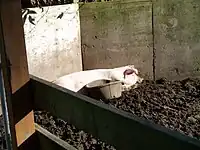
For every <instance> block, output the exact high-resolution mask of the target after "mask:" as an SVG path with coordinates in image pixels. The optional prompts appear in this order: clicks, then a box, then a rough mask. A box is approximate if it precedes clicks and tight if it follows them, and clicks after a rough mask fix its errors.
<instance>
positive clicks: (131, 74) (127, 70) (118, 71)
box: [111, 65, 143, 90]
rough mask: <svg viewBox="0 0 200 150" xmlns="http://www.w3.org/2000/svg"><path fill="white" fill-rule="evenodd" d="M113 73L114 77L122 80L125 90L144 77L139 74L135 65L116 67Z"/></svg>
mask: <svg viewBox="0 0 200 150" xmlns="http://www.w3.org/2000/svg"><path fill="white" fill-rule="evenodd" d="M111 74H112V78H113V79H115V80H119V81H121V82H122V84H123V85H122V87H123V89H124V90H128V89H130V88H132V87H133V86H135V85H137V84H138V83H141V82H142V81H143V78H141V77H139V76H138V70H137V69H136V68H135V66H134V65H127V66H123V67H119V68H114V69H112V71H111Z"/></svg>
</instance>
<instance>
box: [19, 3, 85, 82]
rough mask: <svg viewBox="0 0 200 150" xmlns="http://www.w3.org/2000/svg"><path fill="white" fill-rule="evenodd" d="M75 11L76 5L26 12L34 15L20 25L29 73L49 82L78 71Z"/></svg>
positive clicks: (79, 63) (76, 18) (79, 59)
mask: <svg viewBox="0 0 200 150" xmlns="http://www.w3.org/2000/svg"><path fill="white" fill-rule="evenodd" d="M78 9H79V7H78V4H70V5H61V6H50V7H44V8H43V10H42V9H40V8H31V9H29V10H32V11H35V12H36V14H29V15H28V17H27V19H26V20H25V24H24V31H25V41H26V50H27V55H28V65H29V72H30V74H33V75H35V76H38V77H40V78H43V79H46V80H48V81H52V80H55V79H56V78H58V77H60V76H62V75H65V74H67V73H71V72H75V71H80V70H82V59H81V40H80V22H79V12H78ZM29 16H31V18H32V19H34V21H33V23H34V24H35V25H34V24H32V23H30V21H29V20H31V19H29ZM58 16H60V18H59V17H58ZM23 18H24V15H23Z"/></svg>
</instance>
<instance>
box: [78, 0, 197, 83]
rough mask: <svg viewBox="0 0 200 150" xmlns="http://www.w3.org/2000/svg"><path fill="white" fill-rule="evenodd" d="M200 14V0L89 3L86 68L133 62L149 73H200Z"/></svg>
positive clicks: (85, 10)
mask: <svg viewBox="0 0 200 150" xmlns="http://www.w3.org/2000/svg"><path fill="white" fill-rule="evenodd" d="M152 12H153V14H152ZM199 14H200V1H199V0H153V7H152V6H151V2H148V1H143V0H123V1H118V0H115V1H114V2H112V3H111V2H104V3H96V4H95V3H89V4H85V5H84V6H83V7H82V8H81V10H80V22H81V40H82V53H83V62H84V69H92V68H101V67H113V66H118V65H125V64H128V63H132V64H135V66H136V67H137V68H138V69H139V70H140V71H141V74H142V75H143V76H144V77H145V78H153V76H154V77H155V78H160V77H167V78H169V79H180V78H185V77H189V76H200V15H199ZM152 25H153V27H152ZM152 29H153V30H152ZM151 33H152V34H153V37H154V39H153V38H152V36H151ZM152 43H154V46H152ZM152 62H154V63H153V65H152Z"/></svg>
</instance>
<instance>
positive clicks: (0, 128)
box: [0, 116, 6, 150]
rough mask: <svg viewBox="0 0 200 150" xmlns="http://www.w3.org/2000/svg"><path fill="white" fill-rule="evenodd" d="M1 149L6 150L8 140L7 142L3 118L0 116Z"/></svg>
mask: <svg viewBox="0 0 200 150" xmlns="http://www.w3.org/2000/svg"><path fill="white" fill-rule="evenodd" d="M0 149H1V150H6V140H5V130H4V122H3V116H0Z"/></svg>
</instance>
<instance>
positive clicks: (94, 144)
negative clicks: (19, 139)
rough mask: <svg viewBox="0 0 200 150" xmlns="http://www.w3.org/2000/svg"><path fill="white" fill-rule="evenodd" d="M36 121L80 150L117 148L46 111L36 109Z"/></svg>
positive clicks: (111, 149)
mask: <svg viewBox="0 0 200 150" xmlns="http://www.w3.org/2000/svg"><path fill="white" fill-rule="evenodd" d="M35 122H36V123H38V124H39V125H41V126H42V127H44V128H45V129H47V130H48V131H49V132H51V133H53V134H54V135H56V136H58V137H59V138H61V139H62V140H64V141H66V142H67V143H69V144H70V145H72V146H74V147H75V148H77V149H78V150H115V148H114V147H113V146H110V145H108V144H106V143H105V142H102V141H101V140H99V139H97V138H95V137H93V136H92V135H91V134H88V133H86V132H84V131H82V130H78V129H77V128H75V127H74V126H73V125H70V124H68V123H67V122H65V121H63V120H61V119H58V118H57V117H54V116H52V115H51V114H50V113H48V112H45V111H35Z"/></svg>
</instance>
